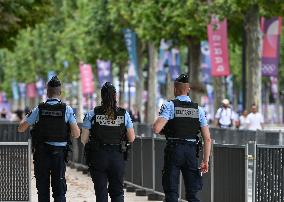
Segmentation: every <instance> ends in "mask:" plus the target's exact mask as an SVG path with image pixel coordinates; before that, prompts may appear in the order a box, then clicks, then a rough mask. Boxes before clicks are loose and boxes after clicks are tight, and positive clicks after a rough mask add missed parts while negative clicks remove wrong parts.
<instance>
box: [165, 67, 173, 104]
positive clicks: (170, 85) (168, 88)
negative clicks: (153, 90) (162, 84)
mask: <svg viewBox="0 0 284 202" xmlns="http://www.w3.org/2000/svg"><path fill="white" fill-rule="evenodd" d="M166 84H167V86H166V98H167V99H168V100H171V99H174V98H175V96H174V82H173V81H172V78H171V74H170V72H168V73H167V82H166Z"/></svg>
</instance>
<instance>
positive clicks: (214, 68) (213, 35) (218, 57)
mask: <svg viewBox="0 0 284 202" xmlns="http://www.w3.org/2000/svg"><path fill="white" fill-rule="evenodd" d="M207 31H208V41H209V48H210V59H211V75H212V76H214V77H219V76H228V75H229V74H230V68H229V59H228V38H227V20H226V19H225V20H224V21H222V22H220V21H219V20H218V18H216V17H213V18H212V20H211V24H209V25H208V26H207Z"/></svg>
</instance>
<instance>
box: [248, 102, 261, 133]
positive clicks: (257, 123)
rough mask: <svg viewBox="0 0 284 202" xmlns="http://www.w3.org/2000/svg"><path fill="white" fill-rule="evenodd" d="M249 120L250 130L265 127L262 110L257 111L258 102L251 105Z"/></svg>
mask: <svg viewBox="0 0 284 202" xmlns="http://www.w3.org/2000/svg"><path fill="white" fill-rule="evenodd" d="M247 118H248V122H249V126H248V129H249V130H262V129H263V124H264V119H263V116H262V114H261V113H260V112H258V111H257V106H256V104H253V105H252V106H251V112H250V113H249V115H248V117H247Z"/></svg>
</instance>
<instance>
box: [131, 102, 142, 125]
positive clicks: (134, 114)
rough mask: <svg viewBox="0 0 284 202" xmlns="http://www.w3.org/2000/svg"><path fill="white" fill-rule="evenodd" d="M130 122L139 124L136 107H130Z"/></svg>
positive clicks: (139, 118)
mask: <svg viewBox="0 0 284 202" xmlns="http://www.w3.org/2000/svg"><path fill="white" fill-rule="evenodd" d="M129 115H130V117H131V120H132V122H137V123H141V117H140V112H139V110H138V108H137V106H136V105H133V106H132V109H131V110H130V111H129Z"/></svg>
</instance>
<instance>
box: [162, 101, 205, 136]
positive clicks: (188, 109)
mask: <svg viewBox="0 0 284 202" xmlns="http://www.w3.org/2000/svg"><path fill="white" fill-rule="evenodd" d="M172 102H173V103H174V118H173V119H171V120H169V121H168V122H167V124H166V126H165V127H164V129H163V131H164V133H165V136H166V138H180V139H196V137H197V134H198V133H199V132H200V122H199V113H198V104H197V103H193V102H186V101H180V100H178V99H175V100H172Z"/></svg>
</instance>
